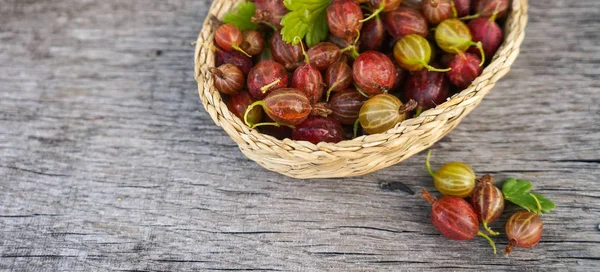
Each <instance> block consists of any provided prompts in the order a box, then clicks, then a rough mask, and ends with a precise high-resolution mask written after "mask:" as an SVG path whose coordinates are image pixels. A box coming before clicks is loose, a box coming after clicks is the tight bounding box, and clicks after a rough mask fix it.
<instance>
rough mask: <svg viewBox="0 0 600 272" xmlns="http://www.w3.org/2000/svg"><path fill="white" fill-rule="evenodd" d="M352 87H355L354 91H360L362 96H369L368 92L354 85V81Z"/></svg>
mask: <svg viewBox="0 0 600 272" xmlns="http://www.w3.org/2000/svg"><path fill="white" fill-rule="evenodd" d="M354 88H355V89H356V91H357V92H358V93H360V94H361V95H362V96H364V97H366V98H371V97H370V96H369V95H368V94H366V93H365V91H363V90H361V89H360V88H359V87H358V86H356V83H355V84H354Z"/></svg>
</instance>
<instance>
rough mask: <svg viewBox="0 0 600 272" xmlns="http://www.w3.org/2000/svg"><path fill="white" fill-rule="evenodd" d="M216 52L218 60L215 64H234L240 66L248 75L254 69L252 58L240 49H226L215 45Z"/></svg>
mask: <svg viewBox="0 0 600 272" xmlns="http://www.w3.org/2000/svg"><path fill="white" fill-rule="evenodd" d="M214 48H215V52H216V61H215V64H216V65H217V66H221V65H223V64H226V63H230V64H233V65H235V66H237V68H240V70H241V71H242V73H243V74H244V75H247V74H248V73H249V72H250V69H252V65H253V63H252V58H250V57H248V56H246V55H244V54H243V53H242V52H239V51H225V50H223V49H221V48H218V47H214Z"/></svg>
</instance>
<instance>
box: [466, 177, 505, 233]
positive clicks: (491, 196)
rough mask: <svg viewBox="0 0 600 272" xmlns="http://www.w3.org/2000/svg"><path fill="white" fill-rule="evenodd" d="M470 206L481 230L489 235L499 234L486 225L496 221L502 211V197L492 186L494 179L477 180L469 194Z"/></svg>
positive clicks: (498, 190)
mask: <svg viewBox="0 0 600 272" xmlns="http://www.w3.org/2000/svg"><path fill="white" fill-rule="evenodd" d="M471 204H472V205H473V208H474V209H475V213H476V214H477V216H478V217H479V221H481V223H482V224H483V228H484V229H485V230H486V231H487V232H488V233H489V234H491V235H498V234H499V233H497V232H495V231H493V230H492V229H490V227H489V226H488V224H490V223H492V222H494V221H496V219H498V217H500V215H501V214H502V211H504V195H503V194H502V191H500V189H498V187H496V186H494V179H493V178H492V176H490V175H484V176H483V177H481V178H480V179H478V180H477V184H476V185H475V189H473V192H472V193H471Z"/></svg>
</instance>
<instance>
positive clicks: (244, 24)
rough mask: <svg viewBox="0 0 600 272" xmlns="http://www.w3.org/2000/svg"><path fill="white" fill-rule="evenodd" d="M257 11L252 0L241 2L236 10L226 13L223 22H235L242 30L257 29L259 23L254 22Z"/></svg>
mask: <svg viewBox="0 0 600 272" xmlns="http://www.w3.org/2000/svg"><path fill="white" fill-rule="evenodd" d="M255 13H256V6H255V5H254V3H252V2H242V3H240V4H239V5H238V6H237V8H236V9H235V10H234V11H231V12H229V13H227V14H225V17H223V22H224V23H226V24H234V25H235V26H237V27H238V28H239V29H240V30H241V31H248V30H256V29H258V27H259V25H258V23H255V22H252V17H254V14H255Z"/></svg>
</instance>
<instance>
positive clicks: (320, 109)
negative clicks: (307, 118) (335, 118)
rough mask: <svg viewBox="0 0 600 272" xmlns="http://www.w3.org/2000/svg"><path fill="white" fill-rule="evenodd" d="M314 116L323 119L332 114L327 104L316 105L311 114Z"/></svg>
mask: <svg viewBox="0 0 600 272" xmlns="http://www.w3.org/2000/svg"><path fill="white" fill-rule="evenodd" d="M310 113H311V114H312V115H317V116H321V117H327V116H328V115H330V114H331V109H330V108H329V106H328V104H327V103H325V102H320V103H316V104H314V105H313V106H312V110H311V112H310Z"/></svg>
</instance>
